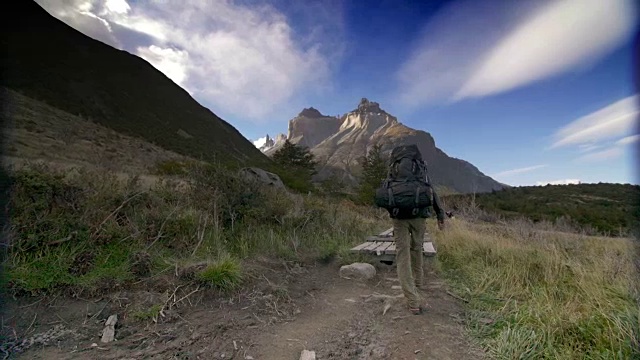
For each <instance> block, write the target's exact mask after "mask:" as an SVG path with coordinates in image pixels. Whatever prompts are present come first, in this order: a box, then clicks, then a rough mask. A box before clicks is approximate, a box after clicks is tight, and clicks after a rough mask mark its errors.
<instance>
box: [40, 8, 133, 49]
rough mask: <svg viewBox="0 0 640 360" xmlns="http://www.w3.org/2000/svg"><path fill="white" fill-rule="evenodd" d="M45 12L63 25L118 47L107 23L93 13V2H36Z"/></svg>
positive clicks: (119, 44)
mask: <svg viewBox="0 0 640 360" xmlns="http://www.w3.org/2000/svg"><path fill="white" fill-rule="evenodd" d="M37 3H38V4H39V5H40V6H42V7H43V8H44V9H45V10H46V11H47V12H49V13H50V14H51V15H53V16H55V17H56V18H58V19H60V20H61V21H63V22H64V23H65V24H67V25H69V26H71V27H73V28H75V29H82V32H83V33H84V34H85V35H87V36H89V37H91V38H94V39H96V40H98V41H102V42H104V43H105V44H109V45H111V46H113V47H120V46H121V45H122V44H121V42H120V41H119V40H118V39H116V37H115V36H114V34H113V31H112V29H111V26H110V24H109V22H108V21H107V20H106V19H104V18H103V17H101V16H98V15H96V12H95V11H94V8H95V0H37Z"/></svg>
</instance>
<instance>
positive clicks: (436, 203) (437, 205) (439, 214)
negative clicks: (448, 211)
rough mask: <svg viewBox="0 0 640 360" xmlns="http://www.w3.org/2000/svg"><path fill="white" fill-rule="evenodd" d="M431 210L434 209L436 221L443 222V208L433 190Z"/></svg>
mask: <svg viewBox="0 0 640 360" xmlns="http://www.w3.org/2000/svg"><path fill="white" fill-rule="evenodd" d="M433 210H435V212H436V217H437V218H438V222H440V223H441V222H444V209H443V208H442V204H440V198H439V197H438V194H436V192H435V191H434V192H433Z"/></svg>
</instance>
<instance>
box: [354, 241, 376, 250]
mask: <svg viewBox="0 0 640 360" xmlns="http://www.w3.org/2000/svg"><path fill="white" fill-rule="evenodd" d="M369 245H371V243H370V242H368V241H367V242H363V243H362V244H360V245H358V246H356V247H354V248H352V249H351V251H360V250H362V249H364V248H365V247H367V246H369Z"/></svg>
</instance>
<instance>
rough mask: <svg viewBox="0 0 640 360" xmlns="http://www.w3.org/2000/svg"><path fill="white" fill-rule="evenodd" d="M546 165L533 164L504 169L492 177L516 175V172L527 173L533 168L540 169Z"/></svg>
mask: <svg viewBox="0 0 640 360" xmlns="http://www.w3.org/2000/svg"><path fill="white" fill-rule="evenodd" d="M546 166H547V165H534V166H527V167H523V168H518V169H511V170H506V171H502V172H499V173H497V174H495V175H493V177H507V176H512V175H517V174H523V173H528V172H531V171H534V170H538V169H542V168H544V167H546Z"/></svg>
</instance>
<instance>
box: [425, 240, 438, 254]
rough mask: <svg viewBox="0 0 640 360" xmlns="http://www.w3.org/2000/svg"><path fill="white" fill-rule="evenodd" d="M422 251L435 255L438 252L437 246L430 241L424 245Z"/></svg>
mask: <svg viewBox="0 0 640 360" xmlns="http://www.w3.org/2000/svg"><path fill="white" fill-rule="evenodd" d="M422 251H423V252H424V254H425V255H428V256H433V255H435V254H436V248H435V247H433V243H432V242H430V241H428V242H425V243H424V244H423V245H422Z"/></svg>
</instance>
